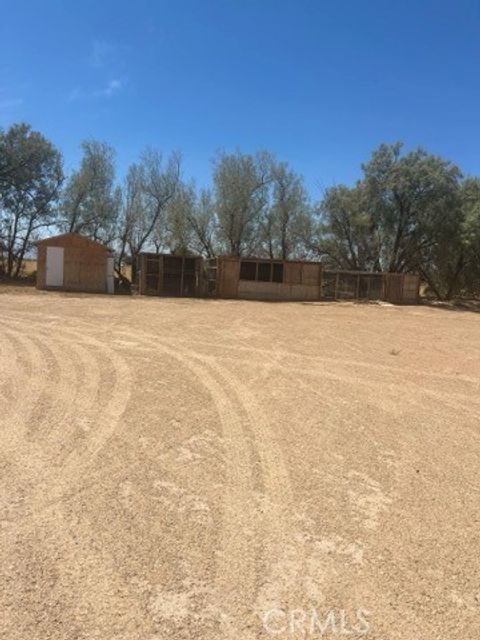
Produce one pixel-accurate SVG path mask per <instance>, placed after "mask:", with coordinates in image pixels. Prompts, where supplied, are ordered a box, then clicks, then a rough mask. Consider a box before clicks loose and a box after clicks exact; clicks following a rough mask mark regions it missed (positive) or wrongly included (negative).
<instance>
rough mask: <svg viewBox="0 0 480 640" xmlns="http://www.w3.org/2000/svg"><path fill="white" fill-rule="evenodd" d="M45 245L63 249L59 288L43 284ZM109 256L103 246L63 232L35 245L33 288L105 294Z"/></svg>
mask: <svg viewBox="0 0 480 640" xmlns="http://www.w3.org/2000/svg"><path fill="white" fill-rule="evenodd" d="M47 247H62V248H63V250H64V254H63V286H61V287H47V285H46V266H47V265H46V263H47ZM109 255H110V251H109V249H108V248H107V247H104V246H103V245H100V244H98V243H96V242H92V241H90V240H89V239H88V238H84V237H82V236H80V235H78V234H65V235H63V236H57V237H54V238H49V239H47V240H44V241H41V242H39V243H38V245H37V289H54V290H56V289H58V290H63V291H84V292H87V293H105V292H106V291H107V277H106V275H107V258H108V257H109Z"/></svg>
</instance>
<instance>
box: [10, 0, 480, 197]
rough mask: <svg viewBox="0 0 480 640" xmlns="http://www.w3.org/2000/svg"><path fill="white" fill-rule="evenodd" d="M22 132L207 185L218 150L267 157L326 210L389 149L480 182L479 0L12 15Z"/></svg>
mask: <svg viewBox="0 0 480 640" xmlns="http://www.w3.org/2000/svg"><path fill="white" fill-rule="evenodd" d="M20 120H24V121H27V122H30V123H31V124H32V125H33V126H34V128H36V129H39V130H41V131H42V132H43V133H44V134H45V135H46V136H47V137H49V138H50V139H51V140H52V141H53V142H54V143H55V144H56V145H57V146H58V147H59V148H60V149H61V150H62V152H63V154H64V156H65V165H66V168H67V169H69V168H71V167H73V166H74V165H75V163H76V162H77V161H78V157H79V149H78V144H79V141H80V140H81V139H82V138H88V137H96V138H99V139H102V140H106V141H107V142H110V143H111V144H112V145H113V146H114V147H115V148H116V150H117V154H118V155H117V161H118V169H119V172H120V173H123V172H124V170H125V168H126V166H127V165H128V163H129V162H131V161H133V160H135V158H136V157H137V155H138V153H139V152H140V151H141V149H142V148H144V147H145V146H146V145H151V146H154V147H158V148H160V149H161V150H164V151H165V152H168V151H170V150H172V149H179V150H181V151H182V153H183V157H184V174H185V176H186V177H190V176H194V177H195V178H196V179H197V182H198V183H199V184H205V183H208V181H209V177H210V162H211V159H212V157H213V155H214V153H215V151H216V150H218V149H224V150H227V151H229V150H234V149H236V148H239V149H241V150H243V151H253V150H255V149H259V148H265V149H268V150H270V151H272V152H274V153H275V154H276V155H277V156H278V157H279V158H280V159H284V160H288V161H289V162H290V164H291V165H292V167H294V168H295V169H296V170H298V171H300V172H301V173H303V175H304V176H305V179H306V183H307V186H308V187H309V189H310V190H311V192H312V195H313V196H314V197H316V196H320V195H321V190H322V189H323V188H325V187H326V186H329V185H331V184H333V183H339V182H347V183H351V182H353V181H354V180H355V179H356V178H357V177H358V176H359V171H360V168H359V166H360V163H361V162H362V161H364V160H365V159H367V157H368V155H369V154H370V152H371V150H372V149H373V148H374V147H375V146H376V145H378V144H379V143H381V142H383V141H387V142H394V141H396V140H403V141H404V142H405V144H406V146H407V147H412V146H417V145H423V146H425V147H426V148H427V149H429V150H430V151H432V152H434V153H438V154H441V155H444V156H445V157H447V158H449V159H451V160H454V161H455V162H457V163H458V164H459V165H460V167H461V168H462V169H463V170H464V171H465V172H466V173H469V174H471V173H477V174H480V153H479V151H480V2H478V0H475V1H474V0H457V1H454V0H450V1H449V2H445V1H443V0H436V1H433V0H416V1H413V0H397V1H396V2H394V1H393V0H386V1H383V2H380V1H379V0H375V1H370V2H368V1H364V2H361V1H359V0H358V1H353V0H351V1H342V0H338V1H329V2H325V1H320V0H317V1H310V0H297V1H296V2H295V1H285V0H210V1H209V0H198V1H194V0H188V1H187V0H184V1H182V0H177V1H173V0H172V1H170V2H167V1H165V0H158V1H156V2H154V1H151V2H147V1H146V0H136V1H135V2H131V1H130V2H123V1H121V0H117V1H116V2H111V1H110V0H108V1H100V0H98V1H97V2H92V1H91V0H82V2H67V1H66V0H64V1H63V2H54V1H52V0H44V1H43V2H24V1H22V0H18V1H17V2H16V3H13V2H12V3H8V4H7V3H5V5H4V10H3V12H2V23H1V25H0V126H3V127H5V126H8V125H9V124H11V123H12V122H16V121H20Z"/></svg>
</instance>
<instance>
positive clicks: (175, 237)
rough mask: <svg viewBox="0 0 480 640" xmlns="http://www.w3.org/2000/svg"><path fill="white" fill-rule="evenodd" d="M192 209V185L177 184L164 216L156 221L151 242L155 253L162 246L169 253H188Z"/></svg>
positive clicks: (193, 191) (193, 204)
mask: <svg viewBox="0 0 480 640" xmlns="http://www.w3.org/2000/svg"><path fill="white" fill-rule="evenodd" d="M194 207H195V188H194V186H193V184H190V185H186V184H184V183H183V182H179V184H178V186H177V189H176V191H175V194H174V196H173V198H171V200H169V202H167V203H166V205H165V211H164V215H163V216H162V217H161V218H159V220H158V221H157V224H156V226H155V229H154V232H153V242H154V244H155V246H156V248H157V251H158V250H159V248H160V247H162V246H163V247H165V248H166V249H167V250H168V251H169V252H171V253H178V254H188V253H190V251H191V246H192V243H193V230H192V226H191V223H190V221H191V219H192V211H193V209H194Z"/></svg>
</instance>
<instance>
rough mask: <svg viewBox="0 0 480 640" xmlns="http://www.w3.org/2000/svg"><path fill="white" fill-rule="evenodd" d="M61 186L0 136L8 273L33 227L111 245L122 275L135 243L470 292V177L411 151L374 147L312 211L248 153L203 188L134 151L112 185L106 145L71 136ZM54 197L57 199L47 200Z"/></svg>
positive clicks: (476, 267) (45, 151) (18, 144)
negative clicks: (352, 175) (72, 156)
mask: <svg viewBox="0 0 480 640" xmlns="http://www.w3.org/2000/svg"><path fill="white" fill-rule="evenodd" d="M82 152H83V153H82V158H81V161H80V166H79V167H78V169H77V170H75V171H74V172H73V173H72V174H71V175H70V177H69V178H68V180H67V183H66V185H65V188H64V189H63V191H62V192H61V191H60V189H61V185H62V180H63V174H62V162H61V156H60V154H59V152H58V151H57V150H56V149H55V148H54V147H53V146H52V144H51V143H50V142H49V141H48V140H46V139H45V138H44V137H43V136H42V135H41V134H40V133H38V132H35V131H32V129H31V128H30V127H29V126H28V125H26V124H17V125H13V126H12V127H10V128H9V129H8V130H7V131H0V269H1V270H2V271H3V272H6V273H7V274H9V275H16V274H18V273H19V269H20V266H21V261H22V258H23V256H24V255H25V253H26V252H27V251H28V250H29V247H30V246H31V244H32V241H33V240H34V239H35V238H36V237H37V236H38V235H40V234H43V233H44V230H45V229H47V228H49V227H52V228H54V229H55V228H60V229H64V230H68V231H78V232H80V233H82V234H85V235H88V236H90V237H92V238H94V239H97V240H100V241H102V242H105V243H108V244H111V245H112V246H114V247H115V249H116V253H117V263H116V264H117V271H118V272H119V273H120V264H121V263H122V262H124V261H125V260H128V261H129V262H131V264H132V272H133V276H135V262H136V256H137V255H138V253H139V252H140V251H145V250H150V251H152V250H155V251H157V252H158V251H165V252H174V253H186V254H188V253H193V254H197V253H201V254H203V255H204V256H206V257H213V256H215V255H218V254H225V253H226V254H231V255H258V256H260V257H262V256H267V257H272V258H283V259H288V258H307V259H308V258H312V259H321V260H322V261H323V262H324V264H325V265H326V266H327V267H328V266H331V267H334V268H343V269H349V270H360V271H392V272H402V271H412V272H416V273H419V274H420V275H421V276H422V278H423V280H424V281H425V282H426V283H428V285H429V288H430V290H431V291H432V292H433V293H434V294H435V295H436V296H437V297H439V298H450V297H453V296H458V295H477V296H478V295H480V178H477V177H468V178H464V177H463V176H462V174H461V172H460V170H459V169H458V167H457V166H455V165H454V164H452V163H451V162H449V161H447V160H445V159H443V158H440V157H438V156H435V155H432V154H429V153H428V152H427V151H425V150H424V149H414V150H412V151H409V152H407V153H404V152H403V150H402V145H401V144H400V143H395V144H382V145H380V146H379V147H378V148H377V149H375V150H374V151H373V153H372V155H371V157H370V158H369V159H368V160H367V162H365V163H364V164H363V165H362V176H361V178H360V180H358V182H357V183H356V184H355V185H353V186H350V187H349V186H346V185H341V184H340V185H335V186H332V187H329V188H328V189H326V191H325V193H324V196H323V198H322V200H321V202H319V203H318V204H317V206H315V207H314V206H312V203H311V200H310V198H309V195H308V193H307V191H306V189H305V186H304V183H303V180H302V177H301V176H300V175H298V174H297V173H295V171H293V170H292V169H291V168H290V167H289V165H288V164H287V163H286V162H279V161H277V160H276V159H275V158H274V157H273V156H272V155H271V154H269V153H267V152H265V151H260V152H257V153H253V154H245V153H241V152H240V151H236V152H234V153H223V152H222V153H218V154H217V156H216V158H215V159H214V162H213V175H212V178H213V185H212V190H209V189H203V190H200V191H198V190H197V189H196V187H195V184H194V183H193V182H191V183H186V182H184V181H183V180H182V179H181V164H180V156H179V155H178V154H172V155H171V156H170V157H169V158H168V159H167V160H166V161H164V160H163V158H162V155H161V154H160V153H159V152H158V151H156V150H152V149H150V150H147V151H145V152H143V154H142V155H141V157H140V159H139V161H138V162H136V163H134V164H132V165H131V166H130V167H129V169H128V171H127V174H126V176H125V179H124V181H123V185H122V186H121V187H120V185H119V184H118V183H117V180H116V176H115V163H114V159H115V153H114V150H113V149H112V147H110V146H109V145H108V144H106V143H103V142H98V141H95V140H87V141H84V142H83V143H82ZM60 196H61V197H60Z"/></svg>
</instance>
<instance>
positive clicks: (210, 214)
mask: <svg viewBox="0 0 480 640" xmlns="http://www.w3.org/2000/svg"><path fill="white" fill-rule="evenodd" d="M188 222H189V224H190V227H191V230H192V240H191V242H192V249H193V252H194V253H199V254H201V255H203V256H205V257H206V258H213V257H214V256H215V255H216V254H217V251H218V242H217V235H218V221H217V217H216V213H215V202H214V200H213V196H212V193H211V192H210V191H209V190H208V189H202V191H201V192H200V194H199V195H198V196H197V197H196V199H195V202H194V206H193V209H192V210H191V211H190V215H189V220H188Z"/></svg>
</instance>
